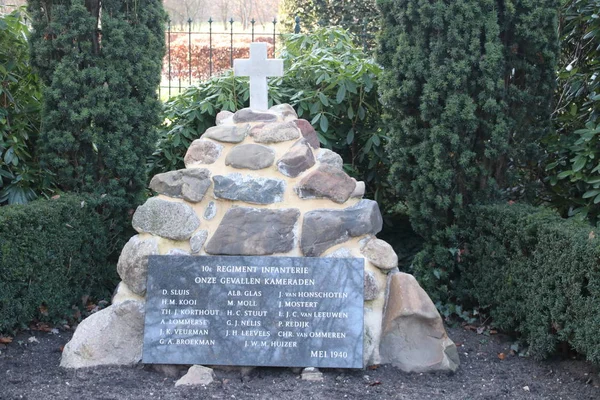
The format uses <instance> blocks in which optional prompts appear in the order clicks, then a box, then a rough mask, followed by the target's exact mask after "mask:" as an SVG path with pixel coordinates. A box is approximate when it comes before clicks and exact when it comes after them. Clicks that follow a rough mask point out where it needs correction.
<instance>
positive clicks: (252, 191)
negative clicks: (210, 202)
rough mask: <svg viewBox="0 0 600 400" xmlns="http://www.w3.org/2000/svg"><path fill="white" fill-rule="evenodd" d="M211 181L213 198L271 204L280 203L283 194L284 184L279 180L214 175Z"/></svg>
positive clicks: (247, 176)
mask: <svg viewBox="0 0 600 400" xmlns="http://www.w3.org/2000/svg"><path fill="white" fill-rule="evenodd" d="M213 180H214V182H215V187H214V193H215V197H217V198H221V199H227V200H238V201H245V202H247V203H254V204H272V203H277V202H280V201H282V200H283V193H284V192H285V182H284V181H283V180H281V179H271V178H262V177H258V176H250V175H242V174H238V173H233V174H227V175H216V176H214V177H213Z"/></svg>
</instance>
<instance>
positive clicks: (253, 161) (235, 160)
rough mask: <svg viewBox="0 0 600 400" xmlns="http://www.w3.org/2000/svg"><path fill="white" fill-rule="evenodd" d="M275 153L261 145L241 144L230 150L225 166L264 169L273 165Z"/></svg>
mask: <svg viewBox="0 0 600 400" xmlns="http://www.w3.org/2000/svg"><path fill="white" fill-rule="evenodd" d="M273 161H275V151H274V150H273V149H271V148H270V147H267V146H263V145H261V144H253V143H250V144H240V145H239V146H235V147H234V148H233V149H231V150H229V153H228V154H227V157H225V165H231V166H232V167H233V168H239V169H241V168H246V169H253V170H257V169H263V168H267V167H270V166H271V165H273Z"/></svg>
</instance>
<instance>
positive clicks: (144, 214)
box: [132, 197, 200, 240]
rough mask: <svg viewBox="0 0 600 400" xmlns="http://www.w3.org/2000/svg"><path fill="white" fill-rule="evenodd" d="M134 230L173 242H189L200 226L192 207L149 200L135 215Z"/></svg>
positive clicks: (155, 199)
mask: <svg viewBox="0 0 600 400" xmlns="http://www.w3.org/2000/svg"><path fill="white" fill-rule="evenodd" d="M132 225H133V228H134V229H135V230H136V231H138V232H140V233H141V232H147V233H152V234H154V235H157V236H161V237H164V238H167V239H172V240H188V239H189V238H190V237H191V236H192V233H193V232H194V231H195V230H196V229H198V227H199V226H200V220H199V219H198V217H197V216H196V213H195V212H194V210H193V209H192V207H190V206H188V205H187V204H183V203H176V202H172V201H167V200H162V199H159V198H157V197H151V198H149V199H148V200H147V201H146V203H144V204H143V205H141V206H139V207H138V208H137V210H136V211H135V214H133V220H132Z"/></svg>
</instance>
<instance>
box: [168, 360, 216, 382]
mask: <svg viewBox="0 0 600 400" xmlns="http://www.w3.org/2000/svg"><path fill="white" fill-rule="evenodd" d="M214 380H215V372H214V371H213V370H212V369H211V368H207V367H203V366H202V365H192V366H191V367H190V369H189V370H188V372H187V374H185V375H184V376H182V377H181V379H179V380H178V381H177V382H175V387H177V386H181V385H187V386H197V385H210V384H211V383H213V382H214Z"/></svg>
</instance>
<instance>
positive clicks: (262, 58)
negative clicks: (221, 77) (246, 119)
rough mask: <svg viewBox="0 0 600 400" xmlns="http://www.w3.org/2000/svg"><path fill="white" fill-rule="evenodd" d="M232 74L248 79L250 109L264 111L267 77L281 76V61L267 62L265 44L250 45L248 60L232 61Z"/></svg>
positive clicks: (267, 102) (267, 103)
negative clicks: (247, 77)
mask: <svg viewBox="0 0 600 400" xmlns="http://www.w3.org/2000/svg"><path fill="white" fill-rule="evenodd" d="M233 74H234V75H235V76H249V77H250V108H252V109H253V110H260V111H266V110H268V109H269V101H268V87H267V76H283V60H279V59H275V60H268V59H267V44H266V43H250V58H249V59H238V60H233Z"/></svg>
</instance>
